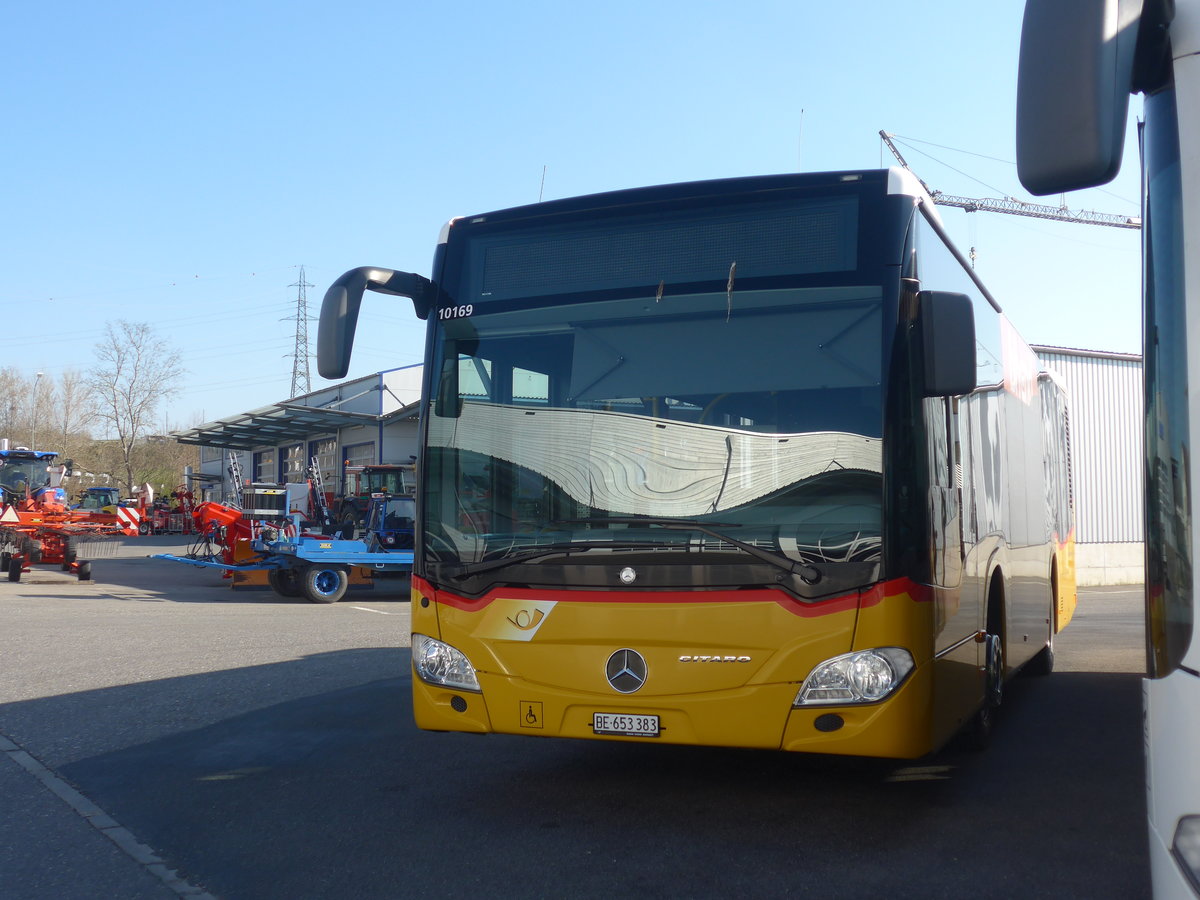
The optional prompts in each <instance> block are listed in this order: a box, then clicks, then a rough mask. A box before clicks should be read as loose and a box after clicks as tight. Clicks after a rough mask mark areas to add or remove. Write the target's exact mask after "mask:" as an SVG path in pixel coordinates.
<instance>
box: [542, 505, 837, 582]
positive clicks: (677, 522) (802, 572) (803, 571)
mask: <svg viewBox="0 0 1200 900" xmlns="http://www.w3.org/2000/svg"><path fill="white" fill-rule="evenodd" d="M550 524H551V525H597V524H611V525H657V526H658V527H659V528H665V529H667V530H668V531H698V532H700V533H701V534H707V535H708V536H709V537H713V538H716V539H717V540H719V541H725V543H727V544H731V545H733V546H734V547H737V548H738V549H739V550H741V551H742V552H743V553H748V554H750V555H751V556H753V557H755V558H756V559H761V560H762V561H763V562H765V563H769V564H770V565H772V566H775V567H776V568H778V569H783V571H785V572H787V573H788V574H789V575H795V576H797V577H798V578H799V579H800V580H801V581H803V582H804V583H805V584H808V585H814V584H817V583H818V582H820V580H821V578H822V574H821V570H820V569H818V568H817V567H816V566H810V565H808V564H807V563H802V562H798V561H797V560H794V559H789V558H788V557H786V556H784V555H782V554H780V553H773V552H772V551H770V550H764V549H762V548H761V547H755V546H754V545H753V544H747V543H745V542H744V541H739V540H737V538H731V537H730V536H729V535H727V534H724V533H722V532H720V531H717V530H716V529H714V528H713V527H712V526H713V525H718V526H720V527H721V528H740V527H741V526H740V525H738V524H736V523H734V522H712V523H708V522H690V521H687V520H684V519H651V518H638V517H636V516H630V517H628V518H599V517H597V518H590V519H561V520H559V521H556V522H551V523H550Z"/></svg>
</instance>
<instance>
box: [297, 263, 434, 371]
mask: <svg viewBox="0 0 1200 900" xmlns="http://www.w3.org/2000/svg"><path fill="white" fill-rule="evenodd" d="M364 291H375V292H376V293H379V294H392V295H393V296H397V297H409V298H410V299H411V300H412V302H413V309H414V310H415V311H416V313H417V318H419V319H426V318H428V317H429V311H430V310H431V309H432V308H433V304H434V300H435V298H436V296H437V288H435V287H434V285H433V282H431V281H430V280H429V279H428V278H425V277H424V276H421V275H416V274H414V273H412V272H396V271H394V270H392V269H380V268H375V267H373V266H360V267H359V268H357V269H351V270H350V271H349V272H346V273H345V274H344V275H342V276H341V277H340V278H338V279H337V281H335V282H334V283H333V284H331V285H330V286H329V290H327V291H326V292H325V299H324V300H323V301H322V302H321V319H320V324H319V325H318V329H317V371H319V372H320V373H321V377H323V378H345V377H346V372H348V371H349V369H350V351H351V349H352V348H353V345H354V330H355V328H356V327H357V325H358V310H359V307H360V306H361V305H362V298H363V292H364Z"/></svg>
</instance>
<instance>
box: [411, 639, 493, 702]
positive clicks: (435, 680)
mask: <svg viewBox="0 0 1200 900" xmlns="http://www.w3.org/2000/svg"><path fill="white" fill-rule="evenodd" d="M412 659H413V667H414V668H415V669H416V670H417V675H419V676H420V677H421V680H422V681H427V682H429V683H430V684H440V685H443V686H444V687H449V688H457V689H458V690H460V691H474V692H476V693H479V692H480V688H479V679H477V678H476V677H475V667H474V666H472V665H471V662H470V660H468V659H467V658H466V656H464V655H463V654H462V653H461V652H460V651H458V650H455V649H454V648H453V647H451V646H450V645H449V644H443V643H442V642H441V641H435V640H434V639H433V638H431V637H428V636H427V635H424V634H414V635H413V636H412Z"/></svg>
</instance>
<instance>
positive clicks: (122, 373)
mask: <svg viewBox="0 0 1200 900" xmlns="http://www.w3.org/2000/svg"><path fill="white" fill-rule="evenodd" d="M104 330H105V340H104V341H103V342H101V343H100V345H99V346H98V347H97V348H96V364H95V365H94V366H93V367H92V368H91V369H89V370H88V373H87V375H86V377H85V384H86V385H87V387H88V389H89V390H90V391H91V392H92V395H93V397H94V399H95V415H96V419H97V421H99V422H102V423H104V425H105V426H107V431H108V437H110V438H113V439H115V440H116V442H117V447H118V449H119V451H120V456H121V468H123V469H124V473H125V485H126V487H127V489H128V491H129V493H130V494H132V492H133V489H134V486H135V485H136V484H137V478H136V477H135V470H136V468H137V465H138V453H139V449H140V448H141V446H142V445H144V443H145V442H144V440H143V439H144V438H145V437H146V436H147V435H148V434H150V432H151V431H152V429H153V428H154V425H155V422H156V419H157V413H158V407H159V404H161V403H163V402H164V401H166V400H169V399H170V398H171V397H173V396H175V395H176V394H177V393H178V392H179V386H178V382H179V379H180V378H182V377H183V374H184V369H183V365H182V363H181V362H180V359H179V351H178V350H176V349H175V348H174V347H172V346H170V345H169V344H167V343H166V342H165V341H162V340H161V339H160V338H159V337H158V336H157V335H156V334H155V333H154V330H153V329H152V328H151V327H150V326H149V325H147V324H146V323H144V322H126V321H124V320H119V321H117V322H116V323H115V324H114V323H112V322H109V323H107V324H106V325H105V327H104Z"/></svg>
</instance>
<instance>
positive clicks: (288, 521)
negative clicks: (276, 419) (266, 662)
mask: <svg viewBox="0 0 1200 900" xmlns="http://www.w3.org/2000/svg"><path fill="white" fill-rule="evenodd" d="M285 500H286V489H280V488H277V487H275V486H273V485H272V486H268V485H253V486H251V489H250V490H248V492H247V493H246V495H245V498H244V500H243V503H244V506H245V508H244V509H237V508H235V507H232V506H224V505H222V504H219V503H211V502H210V503H201V504H200V505H199V506H197V507H196V510H195V512H194V513H193V517H194V519H195V521H196V528H197V530H198V531H199V532H200V534H201V535H202V543H204V544H205V545H206V547H207V549H206V551H205V552H194V553H193V554H192V555H190V556H174V555H171V554H157V555H155V557H154V558H155V559H166V560H170V561H172V562H182V563H187V564H189V565H193V566H205V567H209V568H218V569H223V570H225V573H226V575H227V576H232V577H237V576H238V575H245V574H246V573H255V572H257V573H262V572H265V573H266V582H267V584H268V585H269V586H270V588H271V590H273V591H274V592H275V593H276V594H278V595H279V596H281V597H303V598H304V599H306V600H309V601H310V602H312V603H336V602H337V601H339V600H341V599H342V598H343V597H344V596H345V595H346V591H347V590H348V588H349V587H350V584H351V580H352V578H354V577H355V576H359V577H361V576H362V575H363V573H364V572H370V573H372V574H376V573H389V574H390V573H395V574H403V573H407V572H410V571H411V570H412V562H413V553H412V549H411V548H412V526H413V520H412V516H413V509H412V499H411V498H408V497H405V498H392V497H388V496H386V495H382V494H376V495H375V496H374V497H373V498H372V500H371V508H370V510H369V511H368V531H367V534H366V536H365V537H364V538H363V539H361V540H349V539H343V538H342V537H341V536H340V535H328V534H312V533H309V532H306V531H304V530H303V528H302V527H301V520H300V516H298V515H291V516H289V515H287V510H286V508H285V506H286V504H285V502H284V501H285ZM276 501H278V502H276ZM401 547H404V548H406V549H400V548H401Z"/></svg>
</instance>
